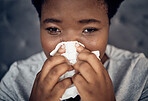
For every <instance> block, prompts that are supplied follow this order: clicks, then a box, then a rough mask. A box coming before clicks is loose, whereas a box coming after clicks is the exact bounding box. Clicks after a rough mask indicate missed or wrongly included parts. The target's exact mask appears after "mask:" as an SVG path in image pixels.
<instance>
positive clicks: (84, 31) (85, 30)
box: [83, 28, 99, 33]
mask: <svg viewBox="0 0 148 101" xmlns="http://www.w3.org/2000/svg"><path fill="white" fill-rule="evenodd" d="M98 30H99V29H97V28H87V29H84V30H83V33H92V32H95V31H98Z"/></svg>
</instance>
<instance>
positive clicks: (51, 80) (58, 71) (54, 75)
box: [44, 63, 71, 90]
mask: <svg viewBox="0 0 148 101" xmlns="http://www.w3.org/2000/svg"><path fill="white" fill-rule="evenodd" d="M70 67H71V65H68V64H67V63H63V64H60V65H57V66H55V67H54V68H53V69H51V71H49V73H48V74H47V76H46V77H45V79H44V83H45V84H44V85H45V86H47V89H49V90H51V89H52V88H53V87H54V86H55V85H56V83H57V82H58V81H59V78H60V76H62V75H63V74H64V73H66V72H67V71H69V69H70Z"/></svg>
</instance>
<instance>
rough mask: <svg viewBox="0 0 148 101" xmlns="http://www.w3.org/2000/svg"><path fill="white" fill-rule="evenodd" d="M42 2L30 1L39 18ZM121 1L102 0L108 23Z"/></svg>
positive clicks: (39, 0)
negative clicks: (105, 8) (106, 11)
mask: <svg viewBox="0 0 148 101" xmlns="http://www.w3.org/2000/svg"><path fill="white" fill-rule="evenodd" d="M44 1H45V0H32V4H33V5H34V7H35V8H36V10H37V12H38V15H39V18H41V8H42V4H43V3H44ZM123 1H124V0H104V3H105V4H106V5H107V10H108V13H107V14H108V18H109V22H110V19H111V18H112V17H113V16H114V15H115V14H116V12H117V10H118V8H119V6H120V4H121V3H122V2H123Z"/></svg>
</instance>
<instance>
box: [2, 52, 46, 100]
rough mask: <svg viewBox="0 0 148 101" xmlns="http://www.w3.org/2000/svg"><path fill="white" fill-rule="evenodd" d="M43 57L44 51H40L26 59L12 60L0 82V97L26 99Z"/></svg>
mask: <svg viewBox="0 0 148 101" xmlns="http://www.w3.org/2000/svg"><path fill="white" fill-rule="evenodd" d="M45 59H46V57H45V55H44V53H43V52H41V53H38V54H35V55H33V56H31V57H29V58H28V59H26V60H21V61H16V62H14V63H13V64H12V65H11V66H10V69H9V71H8V72H7V73H6V75H5V76H4V77H3V79H2V80H1V82H0V96H1V97H3V98H2V99H5V100H6V99H7V100H12V99H13V100H14V99H20V100H24V99H25V100H26V99H27V98H28V96H29V93H30V90H31V89H32V86H33V82H34V79H35V77H36V74H37V73H38V72H39V71H40V70H41V68H42V65H43V63H44V60H45ZM23 89H25V90H23ZM18 94H19V95H18ZM1 97H0V99H1ZM23 97H24V98H23ZM8 98H10V99H8Z"/></svg>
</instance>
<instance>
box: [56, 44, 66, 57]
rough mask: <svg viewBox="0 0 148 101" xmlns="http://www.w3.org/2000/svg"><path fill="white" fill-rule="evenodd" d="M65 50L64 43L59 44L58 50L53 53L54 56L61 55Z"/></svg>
mask: <svg viewBox="0 0 148 101" xmlns="http://www.w3.org/2000/svg"><path fill="white" fill-rule="evenodd" d="M65 52H66V49H65V44H63V45H61V46H60V48H59V49H58V51H57V52H56V53H55V54H54V56H57V55H61V54H63V53H65Z"/></svg>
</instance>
